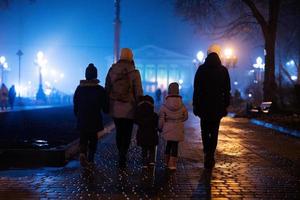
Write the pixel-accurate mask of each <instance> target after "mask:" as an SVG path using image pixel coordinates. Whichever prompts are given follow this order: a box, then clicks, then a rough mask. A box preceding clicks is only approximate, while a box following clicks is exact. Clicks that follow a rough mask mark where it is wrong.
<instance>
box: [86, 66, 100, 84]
mask: <svg viewBox="0 0 300 200" xmlns="http://www.w3.org/2000/svg"><path fill="white" fill-rule="evenodd" d="M97 76H98V73H97V68H96V67H95V65H94V64H93V63H90V64H89V65H88V67H87V68H86V69H85V78H86V80H92V79H96V78H97Z"/></svg>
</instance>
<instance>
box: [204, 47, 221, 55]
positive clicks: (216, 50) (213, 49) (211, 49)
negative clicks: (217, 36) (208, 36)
mask: <svg viewBox="0 0 300 200" xmlns="http://www.w3.org/2000/svg"><path fill="white" fill-rule="evenodd" d="M210 53H216V54H218V56H221V47H220V45H217V44H212V45H210V46H209V47H208V50H207V55H208V54H210Z"/></svg>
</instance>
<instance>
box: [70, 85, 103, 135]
mask: <svg viewBox="0 0 300 200" xmlns="http://www.w3.org/2000/svg"><path fill="white" fill-rule="evenodd" d="M73 103H74V113H75V115H76V117H77V128H78V129H79V130H80V131H86V132H98V131H101V130H103V129H104V127H103V120H102V111H105V110H107V96H106V93H105V90H104V88H103V87H102V86H100V85H99V80H97V79H93V80H81V81H80V85H79V86H78V87H77V88H76V91H75V94H74V99H73Z"/></svg>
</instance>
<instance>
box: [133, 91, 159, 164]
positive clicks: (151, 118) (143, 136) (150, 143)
mask: <svg viewBox="0 0 300 200" xmlns="http://www.w3.org/2000/svg"><path fill="white" fill-rule="evenodd" d="M135 123H136V124H137V125H138V131H137V135H136V139H137V145H138V146H141V147H142V158H143V168H147V165H148V164H149V165H155V149H156V145H157V144H158V134H157V127H158V115H157V114H156V113H155V112H154V100H153V98H152V97H150V96H148V95H146V96H141V97H140V99H139V103H138V106H137V110H136V116H135Z"/></svg>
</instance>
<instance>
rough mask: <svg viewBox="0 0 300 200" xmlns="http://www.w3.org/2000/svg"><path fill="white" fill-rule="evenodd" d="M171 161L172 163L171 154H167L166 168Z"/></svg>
mask: <svg viewBox="0 0 300 200" xmlns="http://www.w3.org/2000/svg"><path fill="white" fill-rule="evenodd" d="M169 161H170V155H169V154H165V163H166V166H168V165H169Z"/></svg>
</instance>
